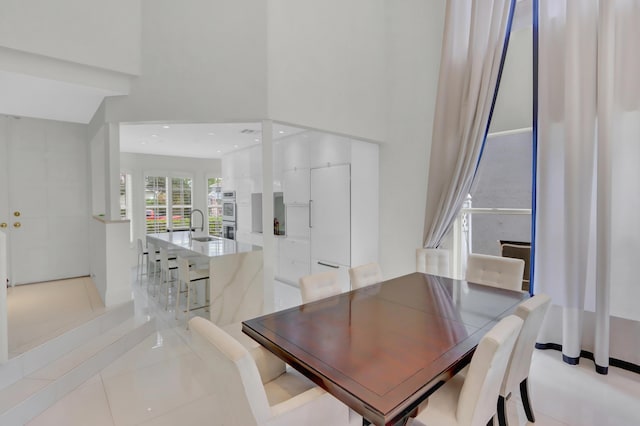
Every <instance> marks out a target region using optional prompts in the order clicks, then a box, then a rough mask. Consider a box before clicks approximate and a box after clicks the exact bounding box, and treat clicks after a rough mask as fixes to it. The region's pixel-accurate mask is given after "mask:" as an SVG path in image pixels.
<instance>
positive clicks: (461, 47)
mask: <svg viewBox="0 0 640 426" xmlns="http://www.w3.org/2000/svg"><path fill="white" fill-rule="evenodd" d="M514 7H515V0H473V1H469V0H449V1H447V7H446V13H445V27H444V39H443V44H442V54H441V62H440V75H439V79H438V96H437V101H436V110H435V120H434V128H433V135H432V144H431V160H430V164H429V186H428V189H427V206H426V211H425V223H424V235H423V237H424V238H423V242H424V247H425V248H437V247H438V246H439V245H440V243H441V242H442V239H443V238H444V236H445V235H446V233H447V232H448V230H449V228H450V227H451V225H452V223H453V221H454V219H455V217H456V215H457V214H458V212H459V210H460V208H461V206H462V203H463V202H464V199H465V197H466V195H467V194H468V192H469V189H470V187H471V183H472V181H473V176H474V174H475V171H476V168H477V165H478V160H479V157H480V153H481V148H482V144H483V141H484V138H485V136H486V129H487V124H488V122H489V119H490V113H491V107H492V103H493V98H494V94H495V90H496V85H497V82H498V77H499V72H500V68H501V62H502V56H503V53H504V51H505V49H506V40H507V37H508V28H509V25H510V20H511V19H512V17H513V15H512V13H513V12H512V9H513V8H514Z"/></svg>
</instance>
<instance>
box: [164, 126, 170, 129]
mask: <svg viewBox="0 0 640 426" xmlns="http://www.w3.org/2000/svg"><path fill="white" fill-rule="evenodd" d="M162 128H163V129H170V128H171V127H170V126H167V125H164V126H162Z"/></svg>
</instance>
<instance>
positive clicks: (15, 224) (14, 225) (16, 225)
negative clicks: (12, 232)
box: [13, 222, 22, 228]
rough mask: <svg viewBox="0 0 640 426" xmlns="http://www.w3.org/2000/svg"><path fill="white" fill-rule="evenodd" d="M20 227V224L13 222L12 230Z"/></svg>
mask: <svg viewBox="0 0 640 426" xmlns="http://www.w3.org/2000/svg"><path fill="white" fill-rule="evenodd" d="M21 226H22V224H21V223H20V222H15V223H14V224H13V227H14V228H20V227H21Z"/></svg>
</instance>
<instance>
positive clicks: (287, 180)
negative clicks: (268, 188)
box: [283, 169, 309, 204]
mask: <svg viewBox="0 0 640 426" xmlns="http://www.w3.org/2000/svg"><path fill="white" fill-rule="evenodd" d="M283 176H284V202H285V203H287V204H307V203H308V202H309V169H296V170H287V171H286V172H284V173H283Z"/></svg>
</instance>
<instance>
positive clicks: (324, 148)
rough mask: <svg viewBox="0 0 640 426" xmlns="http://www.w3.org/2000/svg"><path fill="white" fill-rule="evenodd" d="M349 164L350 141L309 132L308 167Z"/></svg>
mask: <svg viewBox="0 0 640 426" xmlns="http://www.w3.org/2000/svg"><path fill="white" fill-rule="evenodd" d="M349 162H351V140H350V139H349V138H345V137H342V136H336V135H332V134H329V133H321V132H310V135H309V166H310V167H311V168H313V167H326V166H327V165H335V164H347V163H349Z"/></svg>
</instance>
